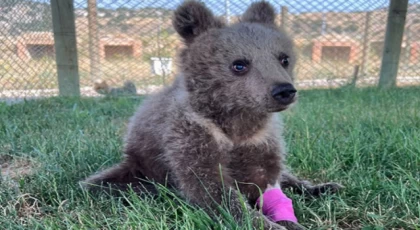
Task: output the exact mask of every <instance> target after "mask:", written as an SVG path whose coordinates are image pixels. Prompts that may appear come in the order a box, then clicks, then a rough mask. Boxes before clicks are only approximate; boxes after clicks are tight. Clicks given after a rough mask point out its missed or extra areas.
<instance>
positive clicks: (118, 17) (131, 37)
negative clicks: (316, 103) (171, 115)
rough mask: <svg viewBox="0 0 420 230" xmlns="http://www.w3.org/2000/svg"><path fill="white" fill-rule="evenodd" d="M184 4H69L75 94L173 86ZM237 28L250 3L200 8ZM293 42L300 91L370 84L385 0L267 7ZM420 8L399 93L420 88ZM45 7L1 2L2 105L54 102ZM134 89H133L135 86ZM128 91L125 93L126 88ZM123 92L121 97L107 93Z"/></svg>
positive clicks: (413, 10) (406, 45) (41, 1)
mask: <svg viewBox="0 0 420 230" xmlns="http://www.w3.org/2000/svg"><path fill="white" fill-rule="evenodd" d="M181 2H182V1H181V0H74V8H75V12H74V13H75V23H76V34H77V50H78V60H79V75H80V87H81V92H82V94H83V95H88V96H96V95H99V94H98V93H109V92H110V91H109V90H108V91H107V90H105V91H100V90H101V89H104V88H106V85H107V86H109V87H123V85H124V84H126V85H127V83H126V82H127V81H130V82H132V83H133V85H134V86H135V90H136V91H137V93H150V92H153V91H155V90H157V89H159V88H160V87H162V86H164V85H167V84H170V83H171V81H172V80H173V78H174V74H175V73H176V71H177V70H176V64H175V63H176V53H177V51H178V50H179V49H180V48H181V47H182V45H183V44H182V43H181V41H180V39H179V38H178V36H177V34H176V33H175V31H174V29H173V28H172V26H171V16H172V12H173V10H174V9H175V8H176V6H178V5H179V4H180V3H181ZM203 2H204V3H205V4H206V5H207V6H208V7H209V8H211V10H212V11H213V12H214V13H215V14H216V16H218V17H222V18H223V19H224V20H225V21H226V22H228V23H235V22H236V21H238V19H239V16H240V15H241V14H242V13H243V12H244V11H245V10H246V8H247V7H248V6H249V4H250V3H251V2H252V1H251V0H205V1H203ZM271 3H272V4H273V6H275V8H276V10H277V13H278V14H277V22H278V24H279V25H280V24H281V25H282V26H283V27H284V28H285V29H286V31H287V32H288V33H289V34H290V35H291V36H292V37H293V39H294V41H295V45H296V51H297V54H298V64H297V68H296V71H295V74H296V83H297V85H298V87H301V88H314V87H338V86H341V85H345V84H349V83H356V84H357V85H374V84H376V83H377V81H378V78H379V69H380V64H381V57H382V53H383V44H384V38H385V30H386V20H387V12H388V6H389V1H388V0H363V1H362V0H322V1H321V0H318V1H317V0H315V1H314V0H299V1H297V0H288V1H285V0H280V1H271ZM419 16H420V1H419V0H410V1H409V8H408V12H407V18H406V24H405V31H404V37H403V43H402V50H401V58H400V65H399V71H398V78H397V84H398V85H415V84H417V85H419V84H420V68H419V67H420V42H419V41H420V17H419ZM57 88H58V82H57V70H56V62H55V53H54V36H53V31H52V17H51V6H50V1H49V0H3V1H1V2H0V98H3V99H5V98H6V99H10V98H14V97H38V96H51V95H57V94H58V89H57ZM131 89H132V88H131ZM123 91H124V90H123ZM113 92H119V91H113Z"/></svg>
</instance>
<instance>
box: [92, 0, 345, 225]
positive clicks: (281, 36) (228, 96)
mask: <svg viewBox="0 0 420 230" xmlns="http://www.w3.org/2000/svg"><path fill="white" fill-rule="evenodd" d="M173 26H174V28H175V30H176V31H177V32H178V34H179V35H180V36H181V37H182V39H183V41H184V43H185V48H184V49H183V50H182V52H181V53H180V74H179V75H178V76H177V78H176V79H175V81H174V83H173V84H172V86H170V87H168V88H166V89H164V90H162V91H161V92H160V93H157V94H156V95H153V96H151V97H150V98H149V99H148V100H146V101H144V103H143V104H142V105H141V106H140V108H139V109H138V111H137V112H136V114H135V115H134V116H133V117H132V118H131V120H130V125H129V128H128V133H127V135H126V137H125V147H124V153H125V154H124V159H123V161H122V162H121V163H120V164H118V165H116V166H114V167H112V168H110V169H107V170H105V171H103V172H101V173H99V174H96V175H93V176H91V177H89V178H87V179H86V180H85V181H84V182H85V183H84V184H85V185H86V187H87V188H89V189H95V188H96V187H95V185H104V187H105V186H110V187H112V188H116V189H120V190H124V189H127V188H128V185H131V186H132V187H133V189H135V190H137V191H138V192H139V193H141V192H142V190H143V189H147V190H148V191H152V192H153V191H155V190H154V187H153V186H152V185H151V184H147V183H142V182H141V181H140V179H148V180H152V181H154V182H157V183H161V184H166V185H167V186H168V187H170V188H172V189H175V190H176V191H178V192H179V193H180V194H181V195H182V196H183V197H185V199H186V200H188V201H189V202H191V203H192V204H195V205H198V206H200V207H202V208H204V209H205V210H208V211H216V213H217V208H216V207H217V204H221V203H222V200H223V197H224V194H226V192H227V189H230V194H229V201H228V202H229V205H228V207H227V208H228V210H229V211H230V213H231V214H232V215H233V216H234V218H235V219H236V220H237V221H238V222H240V221H241V220H242V217H243V205H246V207H248V210H249V212H250V213H251V215H252V216H253V217H254V218H253V220H254V222H253V223H254V226H259V224H261V223H262V224H263V226H264V229H301V227H300V226H299V225H298V224H294V223H292V222H287V221H282V222H279V223H273V222H271V221H270V220H269V219H268V218H266V217H265V216H262V214H260V212H258V211H257V210H255V209H254V208H252V207H255V206H254V205H255V202H256V200H257V198H258V197H259V196H260V189H261V191H264V190H265V189H266V188H267V186H268V185H271V186H275V185H280V186H281V187H282V188H287V187H293V188H295V190H296V191H298V192H305V193H308V194H311V195H317V194H319V193H322V192H324V191H326V190H332V191H336V190H337V189H338V188H340V187H341V186H340V185H338V184H335V183H327V184H321V185H311V184H310V183H309V182H307V181H300V180H298V179H297V178H296V177H294V176H293V175H291V174H290V173H288V172H287V171H286V168H285V166H284V162H285V155H286V150H285V144H284V141H283V137H282V134H281V132H282V124H281V121H280V120H279V119H277V118H278V115H277V114H275V113H276V112H280V111H283V110H285V109H287V108H288V107H290V105H291V104H293V103H294V102H295V100H296V98H297V92H296V90H295V88H294V86H293V68H294V66H295V63H296V56H295V54H294V52H293V43H292V40H291V39H290V38H289V37H288V36H287V35H286V34H285V33H284V32H283V31H282V30H281V29H280V28H279V27H278V26H277V25H276V24H275V11H274V9H273V7H272V6H271V5H270V4H269V3H266V2H257V3H253V4H252V5H251V6H250V7H249V8H248V9H247V10H246V12H245V14H244V15H243V17H242V18H241V20H240V22H238V23H235V24H233V25H230V26H227V25H225V24H224V23H223V22H222V21H220V20H219V19H217V18H216V17H215V16H214V15H213V14H212V12H211V11H210V10H209V9H208V8H206V7H205V5H204V4H202V3H200V2H196V1H186V2H184V3H183V4H182V5H180V6H179V7H178V8H177V9H176V11H175V13H174V17H173ZM239 193H241V194H243V195H244V196H245V197H246V198H247V199H248V202H247V204H241V202H240V199H239ZM284 226H285V227H286V228H285V227H284Z"/></svg>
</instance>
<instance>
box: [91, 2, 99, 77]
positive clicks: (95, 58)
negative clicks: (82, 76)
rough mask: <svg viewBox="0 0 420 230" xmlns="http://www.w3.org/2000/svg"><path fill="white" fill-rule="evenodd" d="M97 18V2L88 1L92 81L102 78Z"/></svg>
mask: <svg viewBox="0 0 420 230" xmlns="http://www.w3.org/2000/svg"><path fill="white" fill-rule="evenodd" d="M97 16H98V13H97V6H96V0H88V27H89V58H90V77H91V80H97V79H99V76H101V74H100V61H99V39H98V20H97Z"/></svg>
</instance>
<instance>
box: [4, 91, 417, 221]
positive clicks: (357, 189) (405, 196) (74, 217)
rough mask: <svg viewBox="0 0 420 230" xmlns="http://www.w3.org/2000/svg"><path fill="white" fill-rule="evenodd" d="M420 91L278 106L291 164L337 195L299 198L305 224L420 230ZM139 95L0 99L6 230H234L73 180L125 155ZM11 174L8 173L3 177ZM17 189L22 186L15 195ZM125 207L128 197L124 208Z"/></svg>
mask: <svg viewBox="0 0 420 230" xmlns="http://www.w3.org/2000/svg"><path fill="white" fill-rule="evenodd" d="M419 92H420V88H406V89H393V90H389V91H379V90H376V89H356V90H352V89H341V90H313V91H304V92H301V94H300V100H299V103H298V104H297V105H296V106H295V107H294V108H293V109H291V110H289V111H287V112H285V113H284V115H285V124H286V127H287V130H286V139H287V143H288V148H289V152H290V155H289V158H288V162H289V165H290V166H291V167H292V168H293V170H294V172H296V173H297V174H298V175H299V176H301V177H305V178H306V179H309V180H312V181H315V182H326V181H336V182H339V183H341V184H343V185H344V186H346V188H345V189H344V190H342V191H341V192H340V193H338V194H336V195H328V196H324V197H322V198H319V199H305V198H304V197H302V196H299V195H293V194H291V193H290V192H289V191H286V192H287V193H288V194H289V195H290V197H292V198H293V200H294V206H295V212H296V214H297V217H298V219H299V221H300V222H301V223H302V224H303V225H305V226H306V227H308V228H309V229H392V228H399V229H420V224H419V222H420V219H419V216H420V203H419V202H420V94H419ZM140 103H141V99H133V98H117V99H115V98H114V99H62V98H61V99H60V98H55V99H48V100H41V101H30V102H26V103H22V104H16V105H12V106H6V105H5V104H0V163H1V164H2V166H3V171H4V172H3V174H5V169H4V168H6V167H7V168H11V169H12V170H11V171H14V172H16V173H17V174H18V176H14V179H13V180H10V179H8V178H7V177H6V175H3V181H2V184H1V185H0V226H2V227H1V228H2V229H99V228H100V229H117V228H118V229H203V228H205V226H212V227H213V229H231V228H234V226H230V227H229V225H230V224H232V225H234V224H233V223H232V221H230V220H229V218H226V220H225V221H221V223H214V222H212V221H211V220H210V218H209V216H208V215H207V214H206V213H204V212H203V211H200V210H195V209H193V208H192V207H190V206H189V205H187V204H185V203H183V202H180V201H178V202H175V201H174V199H176V198H174V197H172V196H171V197H172V198H168V197H166V196H170V194H165V196H162V197H160V198H158V199H149V198H145V199H140V198H138V197H136V196H135V195H133V194H131V193H128V194H126V197H125V198H110V197H105V196H102V197H99V198H98V197H93V196H91V195H88V194H86V193H83V192H82V191H81V190H80V189H79V187H78V184H77V182H78V181H79V180H80V179H83V178H84V177H86V176H88V175H90V174H91V173H93V172H94V171H97V170H99V169H102V168H105V167H107V166H110V165H112V164H114V163H116V162H118V161H119V159H121V148H122V136H123V134H124V131H125V125H126V123H127V120H128V118H129V117H130V116H131V115H132V114H133V112H134V110H135V108H136V107H137V106H138V105H139V104H140ZM10 175H12V174H10ZM17 188H19V190H20V191H17ZM124 203H128V205H127V204H124Z"/></svg>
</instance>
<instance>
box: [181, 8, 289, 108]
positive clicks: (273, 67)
mask: <svg viewBox="0 0 420 230" xmlns="http://www.w3.org/2000/svg"><path fill="white" fill-rule="evenodd" d="M173 26H174V28H175V30H176V31H177V32H178V34H179V35H180V36H181V38H182V39H183V41H184V43H185V45H186V46H185V49H184V50H182V52H181V55H180V61H179V63H180V67H181V71H182V75H183V76H184V79H185V85H186V89H187V91H188V94H189V98H190V101H191V104H192V105H193V107H194V108H195V109H196V110H198V111H199V112H200V111H201V112H204V113H206V112H207V113H209V112H212V111H213V112H214V111H224V112H232V113H238V112H246V113H252V112H259V113H261V112H263V113H271V112H278V111H282V110H285V109H287V108H288V107H289V106H290V105H291V104H292V103H293V102H295V100H296V97H297V95H296V93H297V92H296V89H295V88H294V86H293V75H292V74H293V73H292V72H293V68H294V65H295V62H296V57H295V54H294V52H293V42H292V40H291V39H290V38H289V37H288V36H287V35H286V34H285V33H284V32H283V31H282V30H281V29H280V28H279V27H278V26H277V25H276V24H275V11H274V8H273V7H272V6H271V5H270V4H269V3H266V2H257V3H253V4H252V5H251V6H250V7H249V8H248V9H247V10H246V12H245V13H244V15H243V16H242V18H241V19H240V21H239V22H238V23H235V24H233V25H230V26H227V25H225V24H224V23H223V22H222V21H221V20H219V19H218V18H216V17H215V16H214V15H213V14H212V12H211V11H210V10H209V9H208V8H207V7H206V6H205V5H204V4H203V3H200V2H197V1H186V2H184V3H183V4H182V5H181V6H179V7H178V8H177V10H176V11H175V13H174V17H173Z"/></svg>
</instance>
